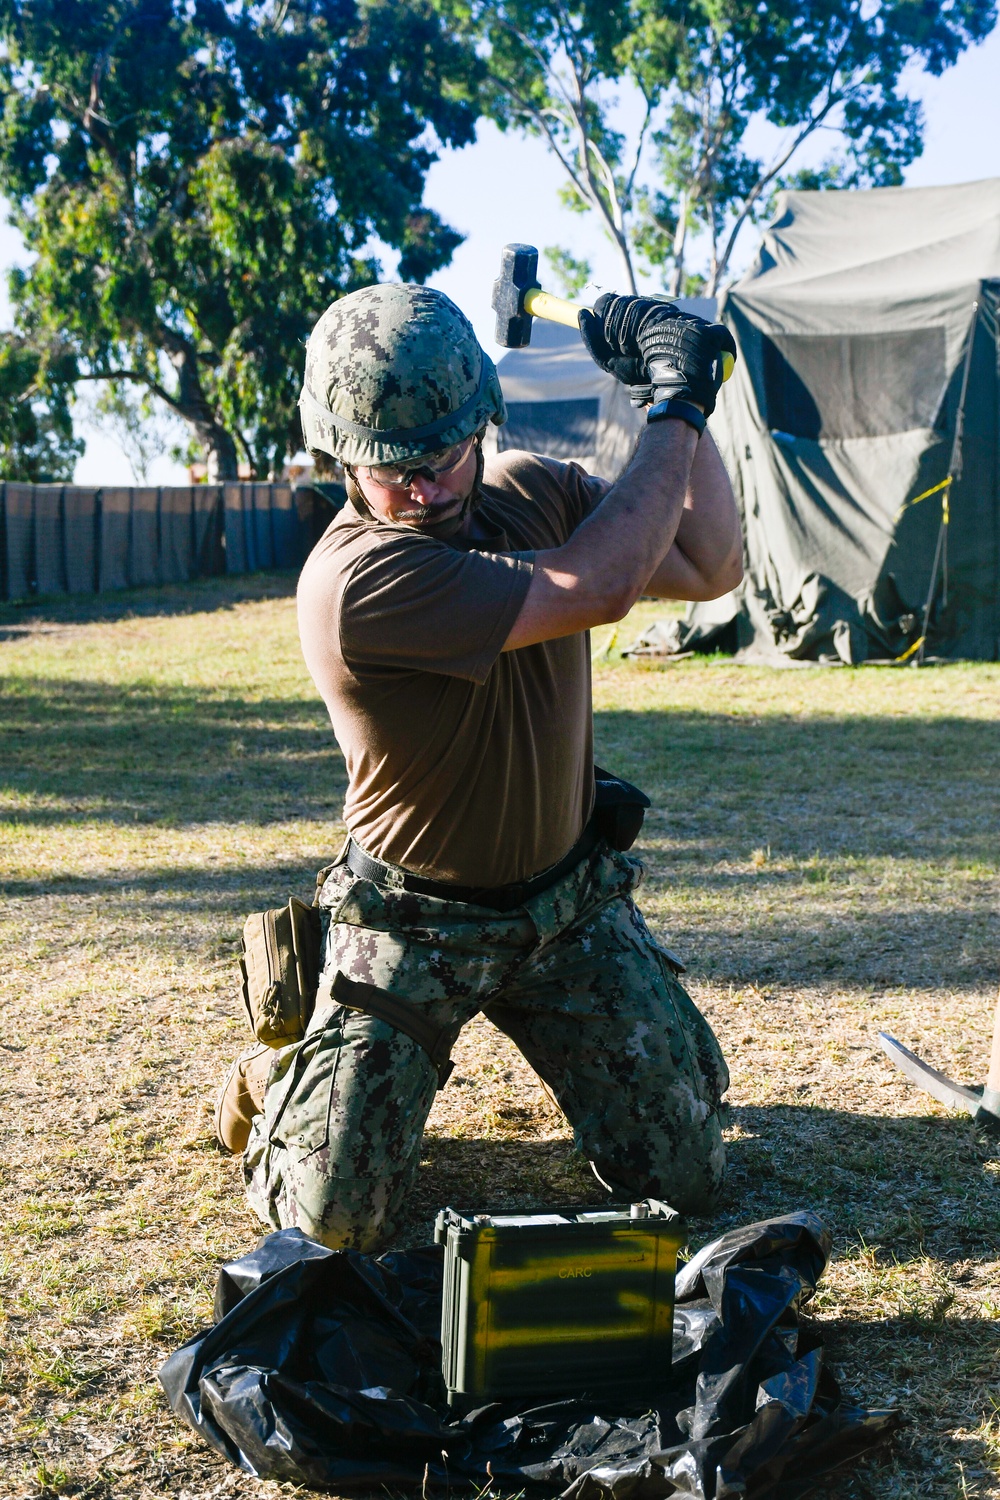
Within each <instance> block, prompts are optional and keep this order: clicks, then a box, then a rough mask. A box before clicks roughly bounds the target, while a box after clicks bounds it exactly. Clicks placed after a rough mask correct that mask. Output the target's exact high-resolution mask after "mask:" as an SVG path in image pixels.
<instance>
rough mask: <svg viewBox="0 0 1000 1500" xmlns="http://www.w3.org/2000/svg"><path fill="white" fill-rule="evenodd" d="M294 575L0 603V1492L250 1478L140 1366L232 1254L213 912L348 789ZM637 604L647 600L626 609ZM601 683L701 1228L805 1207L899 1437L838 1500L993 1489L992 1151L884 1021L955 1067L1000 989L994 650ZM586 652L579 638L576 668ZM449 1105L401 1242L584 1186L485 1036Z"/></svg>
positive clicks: (827, 1295) (625, 676)
mask: <svg viewBox="0 0 1000 1500" xmlns="http://www.w3.org/2000/svg"><path fill="white" fill-rule="evenodd" d="M289 592H290V582H289V580H288V579H286V578H278V577H275V578H267V577H264V578H258V579H248V580H237V581H233V582H223V583H212V584H205V585H196V586H192V587H190V588H187V589H180V590H164V591H160V592H158V593H155V594H146V595H142V594H139V595H130V596H123V598H122V599H121V600H120V601H117V602H111V603H109V602H108V601H106V600H104V601H96V602H95V604H94V605H92V606H90V607H86V606H81V605H76V604H74V605H68V604H63V605H58V606H53V607H52V608H50V609H42V608H35V609H33V610H31V611H26V610H14V609H11V608H6V609H4V610H3V611H0V663H2V672H3V679H2V692H3V700H2V704H0V734H2V743H3V748H2V751H0V764H2V767H3V774H2V794H3V800H4V806H5V814H4V816H5V821H4V822H3V823H2V824H0V862H2V880H3V885H4V891H5V895H6V902H5V912H4V931H3V956H4V963H3V965H2V978H0V986H2V992H0V998H2V1007H3V1009H2V1013H3V1015H5V1016H6V1018H7V1020H6V1024H5V1026H4V1028H3V1032H2V1036H0V1051H2V1056H3V1062H4V1081H5V1084H6V1088H5V1091H4V1092H5V1105H4V1112H3V1122H2V1127H0V1128H2V1134H3V1140H2V1147H0V1220H2V1223H0V1297H2V1312H3V1321H2V1323H0V1350H2V1354H0V1358H2V1360H3V1369H2V1374H0V1424H2V1427H0V1434H2V1435H0V1492H2V1494H3V1495H5V1496H7V1495H9V1496H24V1497H28V1496H32V1497H37V1500H50V1497H52V1496H54V1495H57V1494H74V1495H77V1496H80V1497H92V1500H98V1497H101V1500H112V1497H114V1500H118V1497H136V1500H138V1497H152V1496H163V1495H167V1496H170V1497H172V1500H208V1497H209V1496H216V1495H219V1496H221V1495H226V1494H232V1495H239V1496H248V1497H249V1496H256V1495H261V1496H264V1495H269V1494H275V1495H276V1494H278V1493H279V1492H280V1488H279V1487H278V1486H276V1485H270V1484H263V1483H256V1482H254V1481H252V1480H248V1479H247V1478H245V1477H244V1476H241V1475H238V1474H236V1473H235V1472H234V1471H231V1470H229V1469H228V1468H227V1467H226V1466H225V1465H224V1464H223V1463H222V1462H221V1461H220V1460H218V1459H216V1458H215V1457H214V1456H213V1455H212V1454H210V1453H209V1452H208V1451H207V1450H206V1449H204V1448H203V1447H202V1446H201V1445H200V1444H199V1443H198V1442H197V1441H196V1440H195V1439H194V1438H193V1437H190V1436H189V1435H188V1434H187V1433H186V1431H184V1430H182V1429H180V1428H179V1427H178V1426H177V1424H176V1423H175V1422H174V1421H173V1419H172V1418H171V1417H170V1416H169V1414H168V1413H167V1412H166V1411H165V1409H164V1404H163V1401H162V1399H161V1397H160V1395H159V1392H158V1387H157V1386H156V1384H155V1371H156V1368H157V1366H158V1364H159V1363H160V1361H161V1359H162V1358H163V1356H164V1355H165V1354H166V1353H167V1352H168V1351H169V1350H170V1349H171V1348H173V1347H175V1346H176V1345H177V1344H178V1343H179V1342H180V1341H181V1340H182V1339H183V1338H185V1337H187V1336H188V1335H189V1334H190V1333H192V1332H193V1331H194V1330H195V1329H196V1328H198V1327H199V1326H200V1325H201V1324H203V1323H204V1322H205V1321H206V1319H207V1318H208V1316H209V1311H210V1303H211V1294H212V1289H213V1284H214V1272H215V1268H216V1266H217V1265H218V1263H219V1261H220V1260H222V1259H224V1258H228V1257H231V1256H233V1255H236V1254H239V1253H241V1252H242V1251H244V1250H245V1249H246V1248H247V1247H248V1246H249V1245H250V1244H252V1243H253V1241H254V1240H255V1238H256V1236H257V1233H258V1226H257V1224H256V1221H255V1220H254V1219H253V1218H252V1216H251V1215H250V1214H249V1212H248V1211H247V1210H246V1208H245V1207H244V1205H243V1202H242V1198H241V1195H240V1190H239V1180H238V1172H237V1168H236V1165H235V1164H234V1163H233V1162H232V1161H230V1160H228V1159H227V1158H225V1157H223V1156H222V1155H220V1154H219V1152H218V1151H217V1150H216V1149H215V1147H214V1146H213V1144H212V1140H211V1134H210V1109H211V1101H212V1095H213V1089H214V1086H215V1083H216V1080H217V1078H218V1075H219V1072H220V1069H221V1068H222V1066H223V1065H224V1063H225V1062H226V1061H227V1059H228V1058H229V1057H230V1056H231V1055H232V1053H233V1052H234V1051H235V1050H236V1048H237V1047H238V1046H240V1045H242V1042H243V1029H242V1025H243V1023H242V1022H241V1021H240V1019H239V1017H238V1015H237V1012H236V1008H235V1005H234V994H233V991H234V986H233V955H234V952H235V949H236V945H237V934H238V931H239V925H240V920H241V918H242V916H243V915H244V914H245V913H246V912H248V911H251V910H254V909H257V908H259V907H261V906H263V905H270V904H273V902H274V900H275V899H276V898H280V897H282V896H283V895H284V894H285V893H286V892H288V891H295V892H298V893H299V894H303V895H307V894H308V893H309V890H310V886H311V876H312V872H313V871H314V870H315V869H316V868H317V867H318V866H319V865H320V864H322V863H324V862H325V860H326V859H327V858H328V857H329V853H330V850H331V849H333V848H334V847H335V845H336V842H337V837H338V834H339V831H340V829H339V824H338V821H337V820H338V816H339V809H340V801H341V795H342V789H343V767H342V762H341V760H340V757H339V754H338V752H337V751H336V748H335V746H333V744H332V741H331V738H330V735H329V731H328V729H327V727H326V724H325V722H324V715H323V712H322V709H321V708H320V707H319V706H318V705H317V703H316V701H315V698H314V695H313V691H312V688H311V685H310V683H309V681H308V679H307V677H306V675H305V672H304V670H303V668H302V666H301V663H300V659H299V654H298V647H297V642H296V637H295V630H294V618H293V610H292V605H291V601H290V599H289V597H288V595H289ZM637 613H638V614H645V615H647V616H648V615H649V614H651V613H653V610H652V609H651V607H649V606H642V607H641V609H640V611H638V612H637ZM633 624H634V622H630V623H629V626H628V627H626V628H623V630H622V631H621V632H620V633H619V636H618V639H617V641H616V642H615V644H614V645H613V646H612V648H611V650H610V651H609V652H607V653H605V654H604V655H603V656H602V657H601V658H600V659H599V660H598V663H597V667H596V671H595V685H596V703H597V714H598V717H597V732H598V740H599V745H600V754H601V759H602V762H603V763H604V764H606V765H611V766H613V767H614V768H615V769H618V770H621V771H622V772H623V773H625V774H626V775H629V776H631V777H632V778H633V779H635V780H637V781H639V782H640V784H642V785H644V786H645V787H646V789H647V790H648V791H650V793H651V794H652V795H653V797H654V802H655V806H656V809H657V810H656V812H655V814H654V816H652V817H651V819H650V820H649V823H648V825H647V833H646V835H645V836H644V847H643V852H644V854H645V856H646V858H647V860H648V864H649V880H648V884H647V888H646V894H645V907H646V910H647V912H648V913H649V915H650V916H651V918H652V920H653V921H654V923H655V925H656V926H657V927H658V929H659V930H660V931H661V932H662V933H663V934H664V935H665V936H666V937H667V938H668V940H669V942H670V945H671V947H673V948H675V949H678V950H680V951H681V952H682V953H683V954H685V955H686V957H687V958H688V961H689V965H690V975H689V978H690V984H691V989H692V991H693V993H694V995H695V996H696V998H697V999H698V1001H699V1003H701V1004H702V1005H703V1006H704V1007H705V1009H706V1011H707V1012H708V1013H709V1014H710V1015H711V1018H712V1020H713V1023H714V1024H715V1025H716V1027H717V1029H718V1031H719V1033H720V1036H721V1037H722V1039H723V1043H724V1046H725V1049H726V1052H727V1054H728V1056H729V1058H730V1060H731V1064H732V1070H733V1089H732V1095H731V1097H732V1099H733V1104H734V1109H733V1125H732V1129H731V1132H730V1135H731V1162H732V1167H731V1174H730V1179H729V1188H728V1191H727V1195H726V1199H725V1202H724V1205H723V1208H722V1212H721V1214H720V1216H719V1218H718V1219H717V1220H716V1221H714V1222H713V1223H712V1224H708V1223H699V1224H695V1225H693V1226H692V1239H693V1240H698V1241H702V1240H704V1239H705V1238H707V1237H708V1236H709V1235H710V1234H711V1233H714V1232H716V1231H717V1230H718V1229H719V1228H720V1227H725V1226H728V1225H730V1224H734V1223H737V1222H740V1221H746V1220H749V1219H752V1218H756V1217H761V1216H763V1215H765V1214H768V1213H770V1212H772V1211H775V1210H780V1209H786V1208H793V1207H800V1206H809V1207H815V1208H817V1209H818V1210H819V1211H820V1212H822V1213H823V1214H825V1215H826V1217H827V1218H828V1220H829V1222H830V1223H831V1225H832V1227H833V1229H834V1231H835V1233H836V1236H837V1259H836V1260H835V1262H834V1265H833V1267H832V1270H831V1272H830V1275H829V1277H828V1279H827V1281H826V1282H825V1284H824V1286H823V1289H822V1291H821V1294H820V1297H819V1299H818V1303H817V1305H816V1309H815V1313H816V1316H817V1317H818V1318H820V1319H821V1320H822V1322H823V1323H824V1324H825V1331H826V1334H827V1338H828V1343H829V1347H830V1350H831V1354H832V1357H833V1359H834V1361H835V1363H836V1364H837V1366H838V1367H839V1369H840V1370H841V1372H842V1373H843V1375H844V1377H845V1379H846V1383H847V1384H848V1386H849V1387H850V1388H851V1389H852V1390H853V1391H854V1392H855V1393H856V1394H857V1395H858V1396H859V1397H860V1399H862V1400H863V1401H865V1402H868V1403H870V1404H874V1405H887V1404H892V1403H897V1402H898V1403H900V1404H902V1405H903V1406H904V1407H905V1408H906V1410H907V1411H908V1412H909V1413H910V1414H911V1416H912V1417H913V1419H914V1420H913V1425H912V1426H911V1427H910V1428H909V1429H908V1430H907V1431H906V1432H905V1433H904V1435H903V1437H902V1439H901V1441H900V1442H899V1443H898V1444H897V1446H896V1448H895V1450H894V1452H893V1454H892V1455H891V1457H890V1458H889V1459H888V1460H887V1461H886V1462H884V1463H881V1464H877V1465H872V1466H868V1467H867V1468H865V1469H863V1470H862V1471H861V1473H860V1474H859V1475H858V1476H857V1477H855V1478H852V1479H849V1480H847V1481H845V1482H844V1483H843V1484H842V1487H841V1489H840V1491H839V1493H840V1494H841V1495H842V1496H844V1497H848V1496H850V1497H864V1496H873V1495H878V1496H879V1497H880V1500H910V1497H915V1496H928V1497H935V1500H936V1497H941V1500H943V1497H960V1496H965V1495H968V1496H972V1495H975V1496H1000V1418H998V1403H1000V1389H998V1352H997V1351H998V1333H1000V1274H998V1271H1000V1267H998V1263H997V1255H998V1248H997V1247H998V1243H1000V1195H998V1189H1000V1160H998V1159H997V1156H996V1154H992V1155H991V1150H990V1148H989V1146H988V1145H987V1143H985V1142H984V1141H982V1140H979V1139H977V1138H976V1136H975V1134H974V1132H973V1130H972V1128H971V1126H970V1124H969V1122H967V1121H963V1120H960V1119H955V1118H948V1117H946V1116H945V1114H944V1112H943V1111H941V1110H940V1109H938V1107H937V1106H936V1105H935V1104H933V1103H932V1102H931V1101H929V1100H927V1099H926V1098H924V1097H922V1096H920V1095H919V1094H916V1093H914V1092H912V1091H910V1090H908V1089H907V1087H906V1086H905V1085H904V1084H903V1083H902V1082H901V1081H900V1080H899V1079H898V1078H897V1077H896V1076H895V1075H894V1074H893V1073H892V1071H891V1070H890V1068H889V1066H888V1064H887V1063H886V1062H885V1060H884V1059H883V1058H882V1055H881V1053H880V1052H879V1051H878V1050H877V1048H876V1047H875V1045H874V1034H875V1031H876V1030H877V1029H878V1028H879V1027H880V1026H887V1027H888V1029H890V1030H892V1031H894V1032H895V1033H896V1034H897V1035H899V1036H900V1037H901V1039H902V1040H904V1041H906V1042H907V1043H908V1044H909V1045H911V1046H913V1047H915V1048H916V1049H917V1050H919V1051H921V1052H922V1053H923V1054H924V1055H926V1056H927V1057H928V1058H931V1059H933V1061H934V1062H935V1063H936V1064H937V1065H938V1066H940V1067H943V1068H945V1069H946V1070H947V1071H949V1072H951V1073H953V1074H954V1075H956V1076H958V1077H961V1078H963V1079H965V1080H969V1081H974V1080H976V1079H980V1080H981V1078H982V1074H983V1072H984V1069H985V1059H986V1054H987V1047H988V1031H989V1018H990V1006H991V997H992V995H993V993H994V992H995V988H996V984H997V979H998V968H1000V964H998V959H997V949H998V942H997V933H998V924H997V907H998V896H1000V874H998V824H1000V818H998V811H1000V807H998V803H1000V790H998V789H1000V734H998V723H997V720H998V719H1000V691H998V690H1000V668H997V667H995V666H955V667H948V668H942V669H937V670H933V671H926V672H920V673H918V672H913V671H898V672H892V671H878V670H870V669H869V670H857V671H851V670H846V669H845V670H841V671H836V670H828V671H823V670H820V669H803V670H798V671H787V672H777V671H768V670H765V669H752V668H744V669H739V668H734V667H733V666H731V665H729V664H727V663H724V662H721V663H720V662H716V661H708V662H703V661H698V660H695V661H686V662H683V663H680V664H678V665H674V666H668V667H663V668H657V667H655V666H651V665H636V664H631V663H623V662H622V661H621V660H620V657H619V655H618V649H619V648H620V646H621V645H622V644H624V643H626V642H627V641H628V640H629V639H630V638H631V636H632V635H634V634H635V633H636V630H635V629H633V628H632V626H633ZM609 638H610V632H602V633H599V635H598V639H597V642H596V644H597V646H598V648H601V647H603V646H605V645H606V644H607V643H608V639H609ZM456 1061H457V1063H458V1069H457V1072H456V1075H455V1078H454V1080H453V1083H452V1084H451V1085H449V1087H448V1089H447V1090H445V1092H444V1093H443V1094H442V1095H441V1098H440V1101H439V1103H438V1105H437V1106H436V1108H435V1112H434V1115H433V1117H432V1128H431V1131H430V1133H429V1135H428V1139H427V1150H426V1160H425V1167H424V1170H423V1171H422V1174H421V1179H420V1183H419V1188H418V1192H417V1194H416V1195H415V1198H414V1203H413V1213H412V1219H411V1223H410V1225H409V1229H408V1237H409V1238H410V1239H411V1240H414V1241H415V1240H419V1239H422V1238H424V1237H426V1235H427V1233H428V1227H429V1219H430V1216H431V1214H432V1212H433V1210H434V1209H435V1208H436V1207H438V1206H439V1205H440V1204H441V1203H443V1202H447V1201H452V1202H455V1201H459V1200H463V1201H465V1202H470V1201H474V1200H475V1199H477V1198H478V1197H480V1195H481V1184H482V1183H483V1182H484V1181H488V1182H490V1183H491V1185H495V1191H494V1188H493V1187H492V1186H491V1192H490V1197H491V1198H496V1197H497V1196H498V1195H499V1196H506V1197H507V1198H508V1199H509V1200H511V1201H513V1200H517V1201H519V1202H540V1201H543V1200H544V1199H545V1198H546V1197H548V1196H553V1197H556V1198H559V1199H561V1200H562V1201H566V1200H567V1199H572V1198H577V1197H580V1196H583V1195H586V1196H594V1185H593V1183H592V1179H591V1178H590V1176H589V1173H587V1172H586V1170H585V1169H584V1168H582V1166H581V1164H580V1163H579V1162H578V1161H577V1160H576V1159H575V1158H574V1156H573V1154H572V1152H571V1150H570V1147H569V1143H568V1141H567V1138H566V1133H565V1131H564V1129H563V1125H562V1121H561V1120H560V1118H559V1117H557V1116H553V1114H552V1113H551V1112H550V1111H549V1110H548V1108H547V1106H546V1105H545V1102H544V1100H543V1099H542V1097H541V1095H540V1094H539V1092H538V1090H537V1088H536V1087H535V1085H534V1083H533V1081H532V1075H530V1074H529V1072H528V1071H527V1069H526V1068H525V1066H524V1065H523V1064H522V1063H521V1062H520V1060H519V1058H518V1057H517V1056H516V1054H515V1053H513V1051H512V1050H511V1048H510V1047H509V1045H508V1044H507V1043H506V1041H505V1040H504V1039H503V1038H500V1037H498V1036H497V1034H496V1033H495V1032H493V1031H492V1030H491V1029H490V1028H489V1027H488V1026H487V1025H486V1024H485V1023H477V1024H474V1025H473V1026H471V1027H470V1028H468V1030H467V1033H466V1035H465V1036H464V1037H463V1039H462V1041H461V1043H460V1048H459V1050H458V1052H457V1054H456Z"/></svg>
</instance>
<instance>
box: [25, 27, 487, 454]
mask: <svg viewBox="0 0 1000 1500" xmlns="http://www.w3.org/2000/svg"><path fill="white" fill-rule="evenodd" d="M4 53H5V55H3V54H4ZM477 71H478V64H477V63H476V60H475V58H474V56H473V55H472V53H471V50H470V48H469V47H468V45H467V44H465V43H462V42H460V41H456V40H454V39H451V38H449V37H448V35H447V34H446V31H445V28H444V27H443V25H442V23H441V20H440V18H439V16H437V14H436V13H435V12H434V11H433V10H432V9H431V7H430V4H429V0H357V3H356V0H262V3H247V4H241V5H226V4H224V3H222V0H142V3H141V4H140V3H138V0H38V3H35V4H33V5H31V6H30V7H29V6H25V5H20V4H17V3H15V0H0V191H2V192H3V193H4V194H5V195H6V196H7V198H8V199H9V200H10V202H11V203H12V205H13V212H12V218H13V222H14V223H15V224H16V226H17V227H18V229H19V230H20V231H21V233H22V235H23V237H24V239H25V242H26V244H27V246H28V249H29V250H30V252H31V253H32V255H33V256H34V260H33V262H32V265H31V269H30V271H28V272H27V273H26V274H23V275H21V276H20V277H19V278H16V279H15V281H14V283H13V284H12V288H11V291H12V300H13V302H14V305H15V308H16V310H17V315H18V318H19V320H20V322H21V323H22V324H23V325H24V326H25V327H27V326H28V325H29V324H30V326H31V329H32V334H33V337H34V339H35V341H36V343H38V344H39V346H40V347H43V348H46V349H50V350H51V349H57V350H59V351H60V353H61V354H63V355H67V356H71V357H72V358H73V359H75V361H76V365H77V370H78V373H79V374H80V375H81V376H83V377H89V378H94V379H106V378H108V377H113V376H114V375H116V374H117V375H118V377H119V380H121V379H122V378H128V379H130V380H131V381H132V382H133V383H136V384H139V385H142V386H145V387H146V389H147V390H149V391H150V392H152V393H154V394H156V395H157V396H159V397H160V399H162V400H163V401H165V402H166V404H167V405H168V406H169V407H170V408H171V409H172V410H173V411H175V412H176V413H177V414H178V415H179V416H181V417H183V418H184V419H185V420H186V421H187V422H188V424H189V425H190V427H191V429H192V431H193V433H194V435H195V436H196V438H197V440H198V442H199V443H200V444H201V445H202V446H203V447H204V448H205V449H206V450H207V451H208V453H209V458H210V462H212V463H213V465H214V467H215V469H216V470H217V472H218V473H219V474H220V475H223V476H226V475H232V474H235V469H236V462H237V457H238V456H239V457H243V458H246V459H247V460H248V461H249V462H250V463H251V465H252V467H253V468H254V470H255V471H256V472H258V473H267V472H268V470H270V469H272V468H274V467H276V466H277V465H278V464H280V462H281V460H282V458H283V457H284V455H285V454H286V453H288V452H290V451H294V450H295V449H296V448H297V447H298V446H300V444H301V436H300V430H299V425H298V418H297V412H296V401H297V398H298V392H299V386H300V380H301V364H302V356H303V343H304V339H305V337H306V335H307V334H308V332H309V329H310V327H311V326H312V324H313V322H314V321H315V319H316V317H317V316H318V315H319V313H320V312H321V311H322V310H323V308H324V307H325V306H326V305H327V304H328V303H329V302H330V301H332V300H333V299H334V298H335V297H337V296H339V295H342V294H343V293H344V292H347V291H350V290H352V289H354V288H356V287H358V286H361V285H364V284H367V283H368V282H370V281H372V280H373V279H375V278H376V277H377V276H378V275H379V273H380V265H379V261H378V259H377V248H378V242H381V243H382V244H384V245H386V246H389V247H392V248H395V249H397V250H398V251H399V252H400V260H399V274H400V276H401V277H403V278H404V279H416V280H423V279H424V278H426V277H427V276H428V275H429V274H431V272H433V271H435V270H437V269H438V268H439V267H440V266H441V265H443V264H445V263H446V262H447V261H448V259H449V258H450V256H451V254H452V252H453V250H454V248H455V246H456V245H457V244H458V243H459V238H460V237H459V236H458V235H457V234H456V233H455V232H454V231H453V230H452V229H450V228H449V227H448V226H447V225H445V224H444V223H442V221H441V220H440V219H439V218H438V217H437V215H435V214H434V213H433V212H431V211H430V210H428V209H426V208H425V207H423V205H422V202H421V199H422V195H423V185H424V180H425V177H426V173H427V170H428V168H429V167H430V165H431V163H432V162H433V161H434V160H435V153H436V148H437V144H438V143H441V142H446V143H451V144H456V145H461V144H465V143H466V142H468V141H470V140H471V139H472V136H473V130H474V123H475V111H474V108H473V104H472V97H473V94H474V91H475V85H476V77H477Z"/></svg>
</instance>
